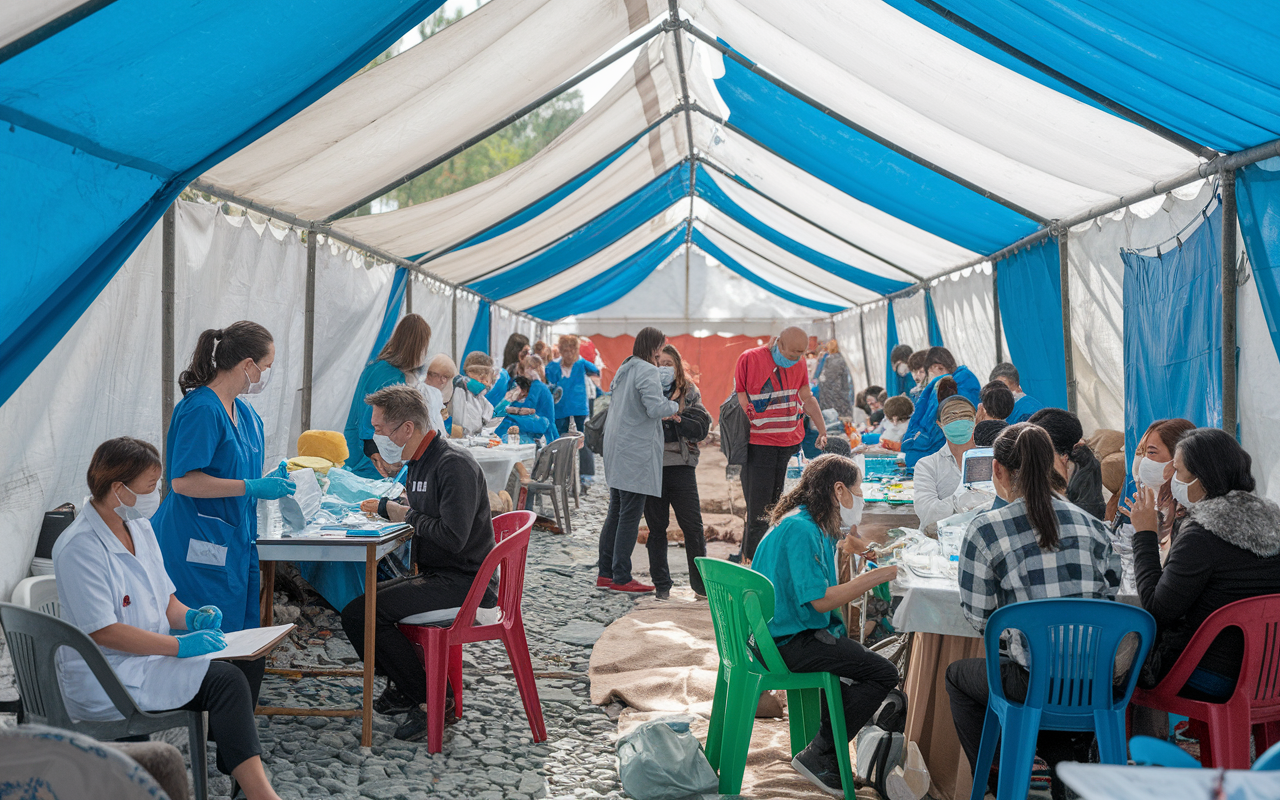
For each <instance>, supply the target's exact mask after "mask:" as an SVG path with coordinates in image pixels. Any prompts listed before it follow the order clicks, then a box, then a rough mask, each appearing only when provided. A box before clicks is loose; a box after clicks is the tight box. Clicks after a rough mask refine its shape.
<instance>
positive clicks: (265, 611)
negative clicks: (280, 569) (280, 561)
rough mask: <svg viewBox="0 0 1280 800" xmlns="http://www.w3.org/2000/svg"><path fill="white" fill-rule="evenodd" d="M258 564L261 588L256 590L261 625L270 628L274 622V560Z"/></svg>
mask: <svg viewBox="0 0 1280 800" xmlns="http://www.w3.org/2000/svg"><path fill="white" fill-rule="evenodd" d="M259 566H260V567H261V568H262V588H261V590H260V591H259V592H258V600H259V601H260V602H259V606H260V608H259V610H260V612H261V614H262V627H264V628H270V627H271V626H272V625H274V624H275V613H276V612H275V604H276V562H274V561H263V562H261V563H260V564H259Z"/></svg>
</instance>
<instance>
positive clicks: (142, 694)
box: [53, 437, 278, 800]
mask: <svg viewBox="0 0 1280 800" xmlns="http://www.w3.org/2000/svg"><path fill="white" fill-rule="evenodd" d="M160 475H161V463H160V454H159V452H158V451H157V450H156V448H155V446H154V445H152V444H149V443H148V442H143V441H140V440H138V439H131V438H128V437H121V438H119V439H111V440H110V441H107V442H103V443H102V444H101V445H99V447H98V449H97V451H95V452H94V454H93V460H92V461H90V462H89V473H88V482H89V491H90V493H91V498H90V501H89V503H88V504H87V505H86V506H85V508H84V510H83V511H82V512H81V513H80V516H79V517H77V518H76V521H75V522H73V523H72V524H71V526H70V527H69V528H67V530H66V531H65V532H64V533H63V534H62V536H60V537H59V538H58V542H57V544H56V545H54V548H53V570H54V574H55V575H56V576H57V579H58V601H59V602H60V603H61V605H62V612H61V613H62V618H63V619H64V620H66V621H67V622H69V623H71V624H72V625H75V626H76V627H77V628H79V629H80V630H82V631H84V632H85V633H87V634H88V635H89V638H91V639H93V641H94V642H95V643H96V644H97V645H98V646H99V647H100V648H102V653H103V655H104V656H106V658H107V663H108V664H110V665H111V668H112V669H113V670H115V673H116V675H118V676H119V677H120V681H121V683H123V684H124V686H125V688H126V689H128V690H129V694H130V695H131V696H132V697H133V700H134V702H135V703H137V704H138V707H139V708H141V709H143V710H144V711H168V710H171V709H179V708H181V709H186V710H190V711H207V712H209V738H210V739H211V740H213V741H216V742H217V743H218V769H219V770H221V771H222V772H223V773H225V774H229V775H231V776H232V777H234V778H235V779H236V780H237V781H238V782H239V784H240V786H241V788H243V789H244V791H245V794H246V795H247V796H248V797H249V798H250V800H259V798H262V799H263V800H277V798H278V796H277V795H276V793H275V790H273V789H272V788H271V783H270V782H269V781H268V780H267V776H266V773H265V772H264V771H263V769H262V745H261V744H260V743H259V742H258V726H257V724H256V722H255V721H254V717H253V712H254V705H255V699H254V694H255V693H254V691H253V689H252V688H251V679H253V680H256V681H260V680H261V671H260V669H258V671H257V674H256V675H255V676H251V677H246V675H245V672H244V671H242V670H253V669H255V668H257V667H260V662H250V666H241V665H242V664H243V663H244V662H238V661H237V662H226V661H210V660H209V659H208V658H207V657H206V656H208V654H210V653H215V652H217V651H219V650H221V649H223V648H224V647H225V646H226V644H225V642H224V641H223V638H222V632H221V631H220V630H218V628H219V626H220V625H221V624H222V612H221V611H220V610H219V609H218V608H216V607H214V606H204V607H202V608H199V609H192V608H187V607H186V606H185V605H183V604H182V603H180V602H178V598H176V597H174V594H173V592H174V587H173V581H171V580H169V576H168V574H166V573H165V569H164V558H163V557H162V556H161V554H160V545H159V544H158V543H157V542H156V535H155V532H154V531H152V529H151V523H150V521H149V518H150V517H151V515H152V514H153V513H155V511H156V509H157V508H158V507H159V505H160V494H159V491H158V489H157V484H158V483H159V481H160ZM58 679H59V682H60V683H61V685H62V694H63V697H64V698H65V699H66V703H67V711H68V712H69V713H70V714H71V717H72V718H73V719H81V720H109V719H119V718H120V715H119V713H118V712H117V711H116V710H115V706H114V705H113V704H112V703H111V701H110V699H108V697H107V694H106V692H105V691H104V690H103V689H102V686H101V685H100V684H99V683H98V680H97V679H96V678H95V677H94V676H93V673H92V672H90V671H89V666H88V665H87V664H85V662H84V660H83V659H81V658H80V656H78V655H76V654H74V653H72V652H70V651H68V650H67V649H65V648H64V649H63V650H62V651H61V652H60V655H59V664H58Z"/></svg>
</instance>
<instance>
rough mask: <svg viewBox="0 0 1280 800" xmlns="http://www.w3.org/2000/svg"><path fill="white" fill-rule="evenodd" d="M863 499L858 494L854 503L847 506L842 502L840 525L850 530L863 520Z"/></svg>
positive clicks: (854, 497)
mask: <svg viewBox="0 0 1280 800" xmlns="http://www.w3.org/2000/svg"><path fill="white" fill-rule="evenodd" d="M863 502H864V501H863V499H862V498H861V497H859V496H858V495H856V494H855V495H854V496H853V505H852V506H846V505H844V504H843V503H841V504H840V527H842V528H844V529H845V530H848V529H850V528H852V527H853V526H854V525H857V524H858V523H859V522H862V505H863Z"/></svg>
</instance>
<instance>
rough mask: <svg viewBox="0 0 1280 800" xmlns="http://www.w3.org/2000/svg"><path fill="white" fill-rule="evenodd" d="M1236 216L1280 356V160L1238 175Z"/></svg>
mask: <svg viewBox="0 0 1280 800" xmlns="http://www.w3.org/2000/svg"><path fill="white" fill-rule="evenodd" d="M1236 187H1237V188H1236V215H1237V216H1238V217H1239V218H1240V232H1241V234H1242V237H1243V239H1244V248H1245V251H1246V252H1247V253H1248V254H1249V264H1250V265H1252V267H1253V279H1254V281H1256V282H1257V285H1258V298H1259V299H1260V300H1261V301H1262V314H1263V316H1264V317H1265V318H1266V320H1267V330H1268V331H1269V332H1270V333H1271V344H1272V346H1273V347H1275V349H1276V353H1277V354H1280V158H1269V159H1267V160H1266V161H1262V162H1260V163H1257V164H1252V165H1250V166H1247V167H1245V168H1244V169H1242V170H1240V171H1238V172H1237V173H1236Z"/></svg>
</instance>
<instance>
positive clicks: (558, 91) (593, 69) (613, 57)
mask: <svg viewBox="0 0 1280 800" xmlns="http://www.w3.org/2000/svg"><path fill="white" fill-rule="evenodd" d="M666 27H667V26H666V24H665V23H664V24H660V25H655V26H653V28H652V30H650V31H649V32H648V33H646V34H645V35H644V36H641V37H639V38H637V39H636V40H635V41H633V42H631V43H630V44H628V45H627V46H626V47H623V48H621V49H620V50H617V51H616V52H613V53H611V54H609V55H608V56H607V57H605V58H602V59H600V60H599V61H597V62H596V63H594V64H592V65H590V66H588V67H587V68H586V69H584V70H582V71H581V72H579V73H578V74H577V75H574V76H573V77H572V78H570V79H569V80H567V81H565V82H564V83H562V84H560V85H559V86H556V87H555V88H554V89H552V90H551V91H549V92H547V93H546V94H544V95H542V96H541V97H538V98H536V99H535V100H533V101H532V102H530V103H528V104H526V105H525V106H524V107H522V108H520V109H518V110H516V111H513V112H512V113H510V114H508V115H507V116H505V117H503V118H502V119H500V120H498V121H497V122H495V123H494V124H492V125H490V126H489V127H487V128H485V129H484V130H482V131H480V132H479V133H477V134H476V135H474V136H472V137H471V138H469V139H467V140H466V141H464V142H462V143H461V144H458V145H455V146H454V147H452V148H450V149H449V150H447V151H446V152H444V153H442V154H440V155H439V156H436V157H435V158H433V159H431V160H430V161H428V162H427V163H425V164H423V165H422V166H420V167H418V168H417V169H415V170H413V171H412V172H409V173H407V174H405V175H403V176H401V177H399V178H396V179H395V180H394V181H392V182H391V183H388V184H386V185H385V186H383V187H382V188H380V189H377V190H375V191H373V192H372V193H370V194H367V195H365V196H364V197H362V198H360V199H359V200H357V201H355V202H354V203H351V204H350V205H348V206H346V207H344V208H342V209H340V210H338V211H335V212H334V213H332V214H330V215H329V216H327V217H325V218H324V220H323V221H324V222H333V221H334V220H338V219H341V218H343V217H345V216H346V215H348V214H350V213H351V212H352V211H355V210H356V209H358V208H360V207H361V206H363V205H364V204H365V203H372V202H373V201H374V200H377V199H378V198H379V197H382V196H383V195H384V194H386V193H387V192H389V191H391V190H392V189H396V188H399V187H401V186H403V185H405V184H406V183H408V182H409V181H411V180H413V179H414V178H416V177H418V176H419V175H422V174H423V173H425V172H429V171H430V170H432V169H434V168H436V167H438V166H439V165H441V164H443V163H444V162H446V161H448V160H449V159H451V158H453V157H454V156H456V155H458V154H459V153H461V152H462V151H463V150H466V149H467V148H468V147H471V146H473V145H477V144H479V143H480V142H482V141H484V140H485V139H487V138H489V137H490V136H492V135H493V134H495V133H497V132H498V131H500V130H502V129H503V128H505V127H507V126H508V125H510V124H511V123H513V122H515V121H516V120H518V119H520V118H521V117H524V116H525V115H527V114H529V113H530V112H533V111H536V110H537V109H538V108H540V107H541V106H543V105H544V104H545V103H548V102H550V101H552V100H554V99H555V98H557V97H559V96H560V95H562V94H564V93H565V92H567V91H569V90H570V89H572V88H574V87H575V86H577V85H578V84H580V83H582V82H583V81H585V80H586V79H587V78H590V77H591V76H592V75H595V74H596V73H597V72H599V71H600V70H602V69H604V68H605V67H607V66H609V65H610V64H612V63H614V62H615V61H617V60H618V59H620V58H622V57H623V56H626V55H627V54H628V53H630V52H632V51H634V50H636V49H638V48H640V47H642V46H643V45H644V44H646V43H647V42H648V41H649V40H650V39H652V38H653V37H654V36H657V35H658V34H659V33H661V32H662V31H664V30H666Z"/></svg>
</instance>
